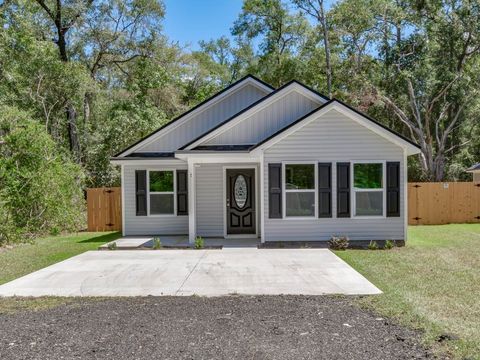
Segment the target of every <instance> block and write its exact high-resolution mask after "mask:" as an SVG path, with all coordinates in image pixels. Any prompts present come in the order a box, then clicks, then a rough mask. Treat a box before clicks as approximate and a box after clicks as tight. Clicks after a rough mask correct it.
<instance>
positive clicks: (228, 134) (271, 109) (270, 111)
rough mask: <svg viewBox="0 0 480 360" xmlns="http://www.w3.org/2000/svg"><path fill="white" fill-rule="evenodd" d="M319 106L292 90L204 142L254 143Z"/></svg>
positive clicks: (223, 143)
mask: <svg viewBox="0 0 480 360" xmlns="http://www.w3.org/2000/svg"><path fill="white" fill-rule="evenodd" d="M319 106H320V103H317V102H315V101H312V100H311V99H309V98H307V97H305V96H304V95H302V94H300V93H298V92H296V91H292V92H290V93H288V94H286V95H285V96H283V97H281V98H280V99H278V100H277V101H275V102H274V103H272V104H270V105H269V106H267V107H265V108H264V109H262V110H260V111H258V112H256V113H255V114H253V115H251V116H250V117H248V118H247V119H245V120H243V121H242V122H240V123H239V124H237V125H235V126H234V127H233V128H231V129H228V130H226V131H225V132H223V133H221V134H219V135H218V136H216V137H214V138H213V139H210V140H209V141H207V142H206V143H205V144H208V145H230V144H256V143H258V142H260V141H261V140H263V139H265V138H267V137H268V136H270V135H272V134H273V133H275V132H276V131H278V130H279V129H281V128H283V127H285V126H287V125H288V124H290V123H291V122H293V121H295V120H297V119H298V118H300V117H302V116H303V115H305V114H307V113H309V112H310V111H312V110H313V109H316V108H317V107H319Z"/></svg>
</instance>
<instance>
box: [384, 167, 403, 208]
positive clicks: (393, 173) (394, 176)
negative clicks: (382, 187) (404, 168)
mask: <svg viewBox="0 0 480 360" xmlns="http://www.w3.org/2000/svg"><path fill="white" fill-rule="evenodd" d="M387 216H389V217H393V216H400V162H398V161H395V162H387Z"/></svg>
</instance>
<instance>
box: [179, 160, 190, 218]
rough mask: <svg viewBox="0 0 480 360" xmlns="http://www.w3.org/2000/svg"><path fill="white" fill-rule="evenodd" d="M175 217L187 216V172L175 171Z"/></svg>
mask: <svg viewBox="0 0 480 360" xmlns="http://www.w3.org/2000/svg"><path fill="white" fill-rule="evenodd" d="M177 215H188V171H187V170H177Z"/></svg>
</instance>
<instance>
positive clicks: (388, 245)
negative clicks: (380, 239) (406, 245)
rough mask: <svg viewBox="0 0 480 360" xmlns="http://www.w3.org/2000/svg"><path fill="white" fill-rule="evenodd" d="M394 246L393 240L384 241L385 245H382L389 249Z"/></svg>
mask: <svg viewBox="0 0 480 360" xmlns="http://www.w3.org/2000/svg"><path fill="white" fill-rule="evenodd" d="M394 247H395V241H393V240H387V241H385V245H384V246H383V248H384V249H385V250H390V249H393V248H394Z"/></svg>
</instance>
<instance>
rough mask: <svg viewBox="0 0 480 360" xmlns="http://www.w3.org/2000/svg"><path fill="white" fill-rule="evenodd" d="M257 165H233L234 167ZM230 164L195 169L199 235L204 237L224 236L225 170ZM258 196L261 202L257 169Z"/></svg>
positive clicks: (258, 211)
mask: <svg viewBox="0 0 480 360" xmlns="http://www.w3.org/2000/svg"><path fill="white" fill-rule="evenodd" d="M252 165H256V164H231V165H230V166H232V167H237V168H238V167H241V166H252ZM225 166H226V167H228V166H229V164H201V165H200V166H199V167H196V168H195V177H196V188H195V191H196V213H197V235H199V236H204V237H215V236H219V237H223V236H224V217H223V215H224V208H225V204H224V192H225V188H224V181H223V176H224V173H223V168H224V167H225ZM256 175H257V177H256V179H255V182H256V196H257V201H258V200H259V197H258V196H259V193H260V191H259V186H260V181H259V177H260V175H259V174H258V168H257V173H256ZM259 221H260V204H259V203H258V207H257V224H258V225H260V223H259Z"/></svg>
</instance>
